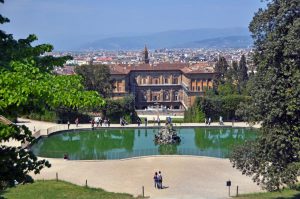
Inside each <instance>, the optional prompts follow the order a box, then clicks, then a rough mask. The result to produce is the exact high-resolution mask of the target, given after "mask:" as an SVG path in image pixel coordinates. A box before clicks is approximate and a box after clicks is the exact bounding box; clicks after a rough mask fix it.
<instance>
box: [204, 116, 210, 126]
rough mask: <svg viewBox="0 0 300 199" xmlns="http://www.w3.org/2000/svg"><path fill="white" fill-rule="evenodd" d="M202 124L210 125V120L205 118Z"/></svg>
mask: <svg viewBox="0 0 300 199" xmlns="http://www.w3.org/2000/svg"><path fill="white" fill-rule="evenodd" d="M204 123H205V125H210V124H211V118H210V117H209V118H208V119H206V118H205V120H204Z"/></svg>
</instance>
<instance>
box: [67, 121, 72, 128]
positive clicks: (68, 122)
mask: <svg viewBox="0 0 300 199" xmlns="http://www.w3.org/2000/svg"><path fill="white" fill-rule="evenodd" d="M70 125H71V124H70V121H69V120H68V129H70Z"/></svg>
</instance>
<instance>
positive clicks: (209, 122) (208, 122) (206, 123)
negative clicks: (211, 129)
mask: <svg viewBox="0 0 300 199" xmlns="http://www.w3.org/2000/svg"><path fill="white" fill-rule="evenodd" d="M204 122H205V125H210V124H211V118H210V117H209V118H208V120H207V119H206V118H205V120H204ZM219 125H224V122H223V117H222V116H220V118H219Z"/></svg>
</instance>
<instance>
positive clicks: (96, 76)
mask: <svg viewBox="0 0 300 199" xmlns="http://www.w3.org/2000/svg"><path fill="white" fill-rule="evenodd" d="M75 72H76V73H77V74H78V75H80V76H82V77H83V79H84V86H85V87H86V89H87V90H93V91H98V92H99V94H101V95H102V96H103V97H109V96H110V95H111V92H112V89H113V82H112V80H111V79H110V69H109V67H108V66H107V65H102V64H100V65H99V64H98V65H82V66H76V68H75Z"/></svg>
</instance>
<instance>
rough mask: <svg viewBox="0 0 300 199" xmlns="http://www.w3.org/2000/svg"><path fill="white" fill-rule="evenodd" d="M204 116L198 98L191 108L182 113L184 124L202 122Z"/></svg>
mask: <svg viewBox="0 0 300 199" xmlns="http://www.w3.org/2000/svg"><path fill="white" fill-rule="evenodd" d="M204 120H205V115H204V113H203V112H202V107H201V101H200V98H197V99H196V101H195V103H194V104H193V106H192V107H191V108H189V109H188V110H186V111H185V112H184V122H204Z"/></svg>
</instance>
